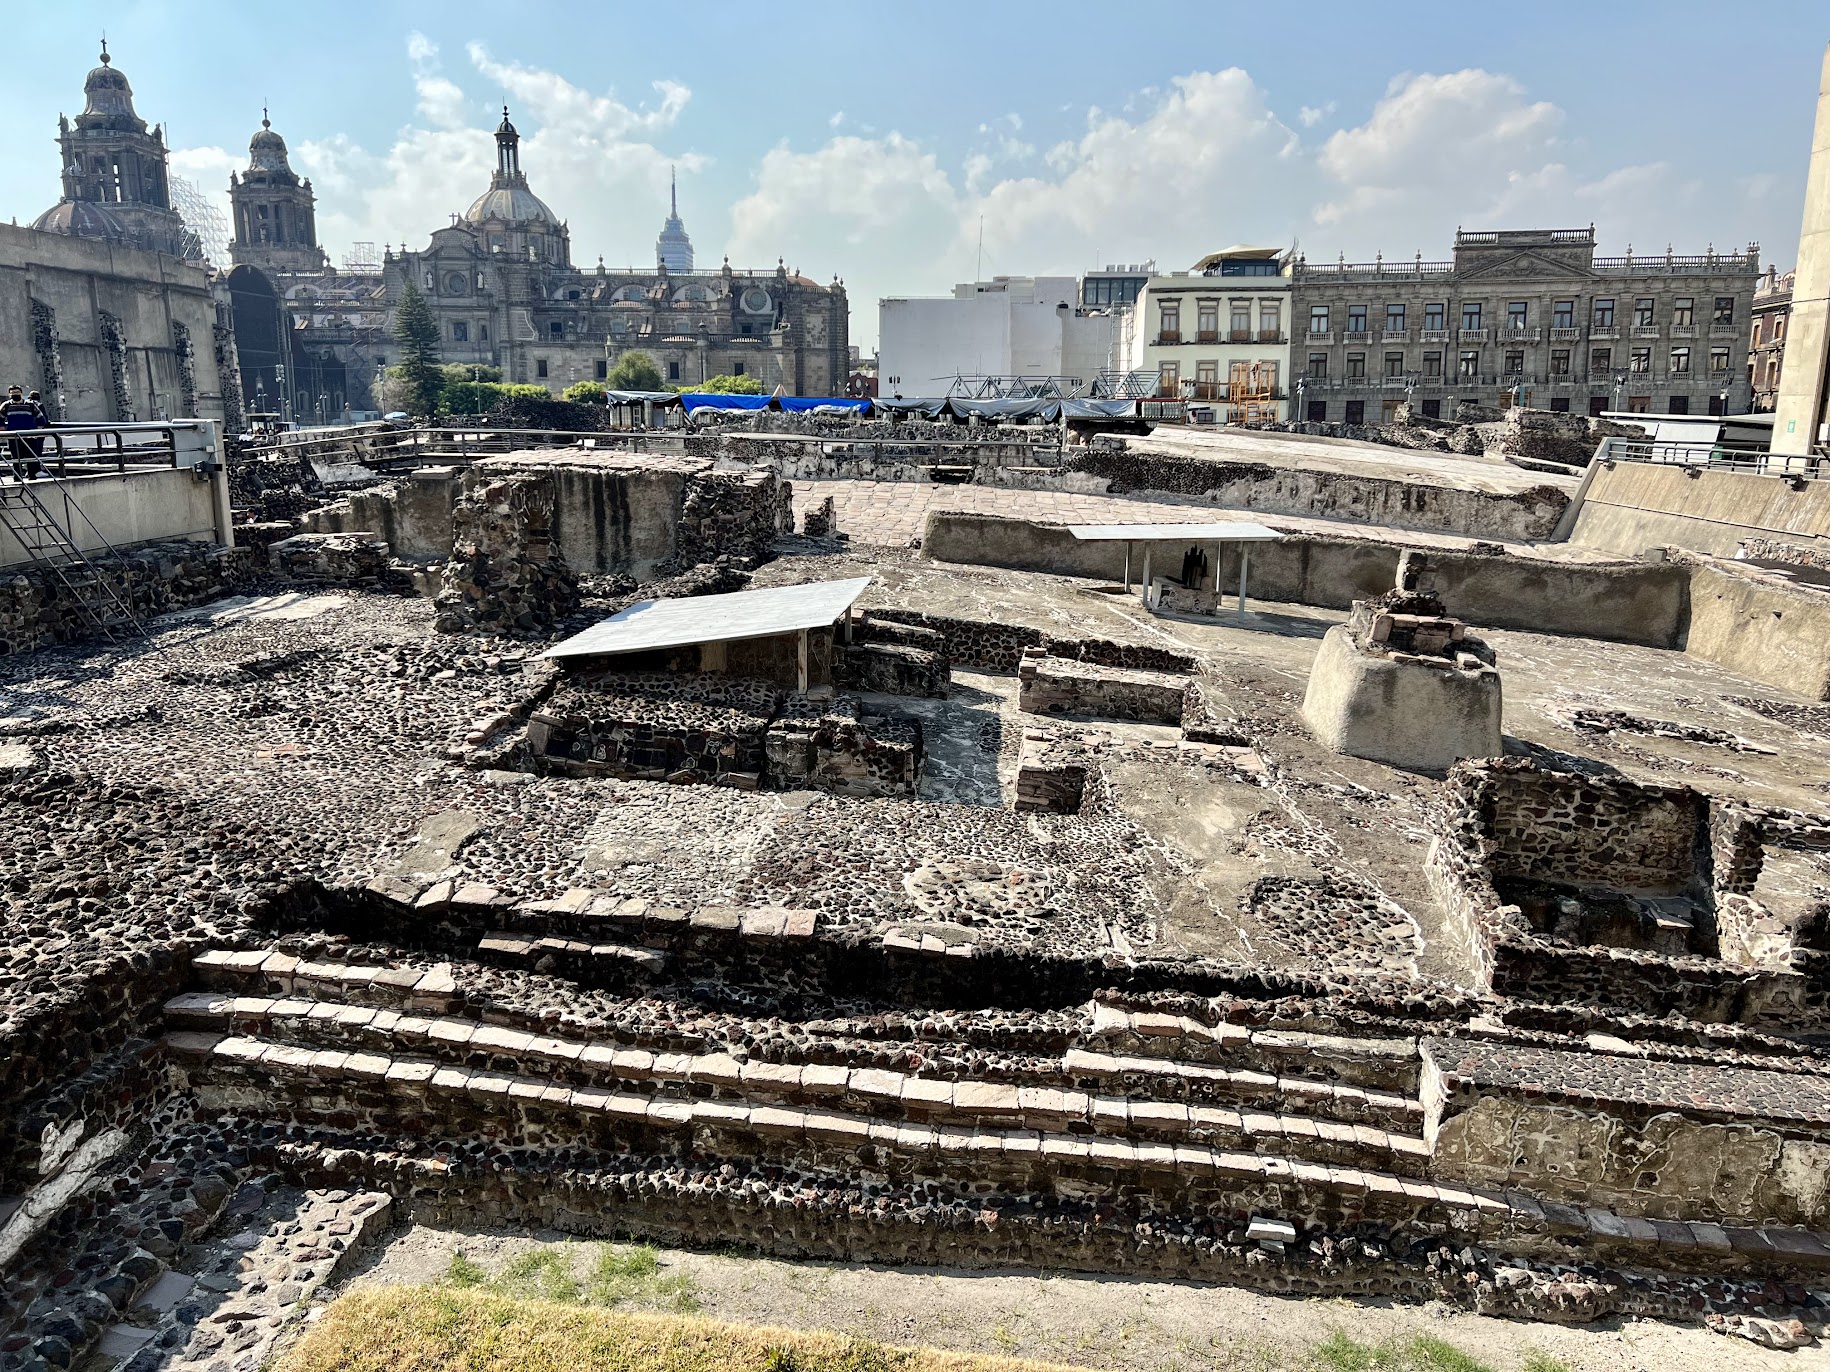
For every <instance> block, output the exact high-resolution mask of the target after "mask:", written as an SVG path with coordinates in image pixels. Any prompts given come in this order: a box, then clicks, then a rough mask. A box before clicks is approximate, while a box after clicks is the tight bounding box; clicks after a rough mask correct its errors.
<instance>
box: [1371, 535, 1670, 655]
mask: <svg viewBox="0 0 1830 1372" xmlns="http://www.w3.org/2000/svg"><path fill="white" fill-rule="evenodd" d="M1404 558H1405V566H1406V568H1407V569H1412V570H1415V571H1416V573H1417V582H1416V584H1417V587H1418V588H1419V589H1420V590H1428V591H1434V592H1435V593H1436V594H1437V595H1439V596H1441V597H1442V602H1443V604H1444V605H1446V606H1448V607H1449V610H1450V612H1451V613H1453V614H1454V615H1455V617H1456V618H1457V619H1462V620H1466V621H1467V622H1468V623H1470V624H1475V625H1479V626H1480V627H1482V628H1487V629H1523V630H1526V631H1527V632H1530V633H1538V634H1570V635H1574V636H1576V637H1579V638H1604V639H1610V640H1612V641H1614V642H1617V643H1640V644H1644V645H1645V646H1647V647H1649V648H1676V647H1679V646H1680V645H1681V644H1682V641H1683V632H1684V623H1685V617H1686V614H1687V612H1688V608H1689V597H1690V569H1689V568H1687V567H1682V566H1678V565H1676V564H1675V563H1670V562H1607V563H1599V564H1598V563H1593V562H1553V561H1550V560H1549V559H1546V558H1534V557H1519V556H1514V555H1509V554H1502V555H1498V556H1495V555H1492V554H1483V553H1464V552H1451V551H1446V550H1443V549H1438V548H1427V549H1419V548H1412V549H1408V550H1406V552H1405V554H1404Z"/></svg>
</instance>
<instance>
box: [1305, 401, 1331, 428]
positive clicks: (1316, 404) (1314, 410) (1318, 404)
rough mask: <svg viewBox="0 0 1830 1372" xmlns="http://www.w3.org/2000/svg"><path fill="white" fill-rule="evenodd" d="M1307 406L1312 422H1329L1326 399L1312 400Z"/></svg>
mask: <svg viewBox="0 0 1830 1372" xmlns="http://www.w3.org/2000/svg"><path fill="white" fill-rule="evenodd" d="M1307 408H1308V412H1309V413H1308V419H1309V422H1310V423H1311V424H1326V423H1327V422H1328V402H1327V401H1326V400H1311V401H1310V402H1309V404H1308V407H1307Z"/></svg>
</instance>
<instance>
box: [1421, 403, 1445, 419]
mask: <svg viewBox="0 0 1830 1372" xmlns="http://www.w3.org/2000/svg"><path fill="white" fill-rule="evenodd" d="M1423 417H1424V418H1425V419H1441V418H1442V402H1441V401H1440V400H1426V401H1424V402H1423Z"/></svg>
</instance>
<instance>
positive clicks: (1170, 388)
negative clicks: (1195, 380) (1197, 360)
mask: <svg viewBox="0 0 1830 1372" xmlns="http://www.w3.org/2000/svg"><path fill="white" fill-rule="evenodd" d="M1156 393H1157V394H1158V395H1171V396H1173V395H1180V394H1181V393H1182V364H1181V363H1180V362H1162V363H1159V364H1158V365H1157V369H1156Z"/></svg>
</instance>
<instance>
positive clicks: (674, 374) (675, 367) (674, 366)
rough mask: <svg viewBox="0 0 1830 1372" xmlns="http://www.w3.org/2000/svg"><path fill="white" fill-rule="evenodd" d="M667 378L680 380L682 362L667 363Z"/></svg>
mask: <svg viewBox="0 0 1830 1372" xmlns="http://www.w3.org/2000/svg"><path fill="white" fill-rule="evenodd" d="M541 365H542V366H545V365H546V364H545V363H542V364H541ZM667 379H668V380H669V381H678V380H679V379H680V364H679V363H678V362H669V363H668V364H667Z"/></svg>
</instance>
